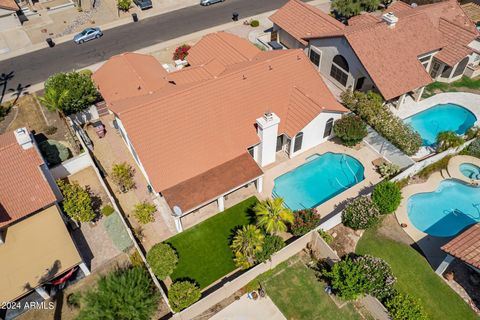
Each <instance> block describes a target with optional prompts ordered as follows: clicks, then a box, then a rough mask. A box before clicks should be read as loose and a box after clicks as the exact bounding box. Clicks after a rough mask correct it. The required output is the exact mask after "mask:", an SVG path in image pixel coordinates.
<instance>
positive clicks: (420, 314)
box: [385, 293, 428, 320]
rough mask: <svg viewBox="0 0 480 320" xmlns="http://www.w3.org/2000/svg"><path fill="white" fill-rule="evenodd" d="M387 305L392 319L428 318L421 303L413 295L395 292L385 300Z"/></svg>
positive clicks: (420, 319) (423, 319)
mask: <svg viewBox="0 0 480 320" xmlns="http://www.w3.org/2000/svg"><path fill="white" fill-rule="evenodd" d="M385 307H386V308H387V310H388V313H389V314H390V317H391V318H392V320H427V319H428V318H427V316H426V314H425V312H424V311H423V309H422V307H421V305H420V304H419V303H418V302H417V301H416V300H414V299H413V298H412V297H410V296H409V295H406V294H402V293H395V294H394V295H392V297H390V298H389V299H387V300H386V301H385Z"/></svg>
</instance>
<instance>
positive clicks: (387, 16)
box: [382, 12, 398, 28]
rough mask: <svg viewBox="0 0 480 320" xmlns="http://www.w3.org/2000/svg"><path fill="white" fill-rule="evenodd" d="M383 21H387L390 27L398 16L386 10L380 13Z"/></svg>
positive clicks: (396, 20) (393, 25)
mask: <svg viewBox="0 0 480 320" xmlns="http://www.w3.org/2000/svg"><path fill="white" fill-rule="evenodd" d="M382 19H383V21H385V22H386V23H387V25H388V26H389V27H390V28H393V27H395V25H396V24H397V22H398V17H397V16H395V15H394V14H393V12H388V13H385V14H384V15H382Z"/></svg>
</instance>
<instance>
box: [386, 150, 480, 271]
mask: <svg viewBox="0 0 480 320" xmlns="http://www.w3.org/2000/svg"><path fill="white" fill-rule="evenodd" d="M465 162H468V163H473V164H477V165H479V164H480V159H477V158H473V157H470V156H455V157H453V158H452V159H450V161H449V164H448V167H447V170H442V171H441V172H435V173H433V174H432V175H431V176H430V177H429V178H428V180H427V181H425V182H424V183H416V184H411V185H408V186H406V187H405V188H403V189H402V196H403V198H402V201H401V203H400V206H399V207H398V209H397V211H396V212H395V215H396V217H397V221H398V223H399V224H402V223H404V224H406V227H405V228H403V230H405V232H406V233H407V234H408V235H409V236H410V237H411V238H412V239H413V241H415V242H416V243H417V245H418V246H419V247H420V249H421V250H422V251H423V253H424V254H425V256H426V258H427V259H428V261H429V262H430V264H431V265H432V267H433V268H434V269H435V268H436V267H437V266H438V265H439V264H440V263H441V262H442V261H443V258H444V257H445V255H446V254H445V253H444V252H443V251H441V250H440V247H441V246H442V245H444V244H445V243H447V242H448V241H449V240H450V239H451V238H453V237H434V236H431V235H429V234H427V233H425V232H423V231H420V230H419V229H417V228H416V227H415V226H414V225H413V224H412V223H411V221H410V219H409V218H408V211H407V203H408V199H409V198H410V197H411V196H412V195H414V194H417V193H426V192H433V191H435V190H437V188H438V186H439V185H440V183H441V182H442V181H444V180H446V179H454V180H460V181H462V182H466V183H468V184H471V182H472V180H471V179H468V178H466V177H465V176H464V175H463V174H462V173H461V172H460V170H459V169H458V166H459V165H460V164H461V163H465Z"/></svg>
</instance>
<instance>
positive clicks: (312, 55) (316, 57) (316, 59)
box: [309, 47, 322, 68]
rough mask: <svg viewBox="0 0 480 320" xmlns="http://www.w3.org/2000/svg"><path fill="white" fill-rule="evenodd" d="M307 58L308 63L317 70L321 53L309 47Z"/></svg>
mask: <svg viewBox="0 0 480 320" xmlns="http://www.w3.org/2000/svg"><path fill="white" fill-rule="evenodd" d="M309 58H310V61H311V62H312V63H313V64H314V65H316V66H317V68H320V61H321V59H322V52H321V51H318V50H315V49H313V48H312V47H310V53H309Z"/></svg>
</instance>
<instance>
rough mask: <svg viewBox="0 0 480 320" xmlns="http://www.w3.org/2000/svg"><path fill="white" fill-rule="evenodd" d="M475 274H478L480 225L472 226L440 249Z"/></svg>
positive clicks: (479, 266) (479, 263)
mask: <svg viewBox="0 0 480 320" xmlns="http://www.w3.org/2000/svg"><path fill="white" fill-rule="evenodd" d="M442 250H443V251H444V252H445V253H447V254H448V255H450V256H451V257H454V258H457V259H459V260H460V261H462V262H463V263H465V264H466V265H468V266H469V267H470V268H472V269H473V270H475V271H476V272H480V224H478V223H477V224H474V225H473V226H471V227H469V228H468V229H467V230H465V231H463V232H462V233H460V234H459V235H458V236H456V237H455V238H453V239H452V240H450V242H448V243H447V244H446V245H444V246H443V247H442Z"/></svg>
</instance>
